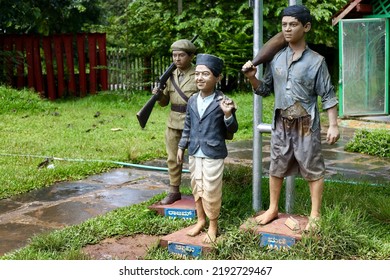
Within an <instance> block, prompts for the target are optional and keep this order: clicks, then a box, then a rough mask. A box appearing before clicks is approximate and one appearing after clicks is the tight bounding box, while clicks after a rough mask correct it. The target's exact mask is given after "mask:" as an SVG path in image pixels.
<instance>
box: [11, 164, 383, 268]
mask: <svg viewBox="0 0 390 280" xmlns="http://www.w3.org/2000/svg"><path fill="white" fill-rule="evenodd" d="M251 172H252V171H251V169H250V168H249V167H244V166H227V167H226V170H225V173H224V176H225V183H224V191H223V202H222V209H221V216H220V219H219V225H220V234H221V238H220V240H219V241H218V243H217V244H216V246H215V248H214V250H213V251H212V253H209V254H206V255H204V256H202V257H201V258H202V259H217V260H233V259H234V260H249V259H266V260H301V259H303V260H304V259H306V260H315V259H317V260H318V259H320V260H340V259H348V260H355V259H363V260H381V259H388V258H389V257H390V236H389V234H388V232H389V230H390V213H389V208H390V207H389V202H390V198H389V197H390V189H389V188H388V187H370V186H366V185H350V184H348V182H345V183H326V186H325V191H324V207H323V219H322V220H321V231H320V232H318V233H316V234H313V235H304V237H303V239H302V240H301V241H300V242H298V243H297V244H295V245H294V246H293V247H292V248H291V249H289V250H288V251H277V250H269V249H267V248H262V247H259V236H258V235H257V234H253V233H251V232H245V231H241V230H239V227H240V226H241V225H242V224H244V223H245V222H247V220H248V218H250V217H252V216H253V214H254V213H253V210H252V206H251V203H252V200H251V196H252V188H251ZM267 181H268V180H267V179H264V181H263V183H264V185H265V186H267V183H268V182H267ZM185 192H186V193H190V191H189V188H186V189H185ZM237 194H239V195H237ZM262 195H263V196H264V197H268V188H267V187H266V188H264V189H263V190H262ZM162 197H163V194H160V195H157V196H155V197H154V198H152V199H150V200H149V201H146V202H144V203H141V204H137V205H132V206H129V207H123V208H119V209H116V210H114V211H111V212H109V213H108V214H106V215H104V216H100V217H96V218H93V219H90V220H87V221H85V222H83V223H81V224H79V225H75V226H71V227H67V228H65V229H62V230H56V231H53V232H50V233H47V234H44V235H39V236H36V237H34V238H32V241H31V243H30V244H29V245H28V246H26V247H24V248H22V249H20V250H18V251H15V252H13V253H10V254H7V255H6V256H4V257H3V259H15V260H24V259H39V260H42V259H60V260H61V259H62V260H67V259H88V257H87V256H86V255H83V254H82V252H81V248H82V247H83V246H85V245H87V244H95V243H98V242H99V241H100V240H102V239H104V238H107V237H112V236H116V237H120V236H131V235H135V234H138V233H143V234H150V235H166V234H169V233H172V232H174V231H177V230H179V229H181V228H183V227H187V226H189V225H190V224H193V223H194V222H195V221H194V220H182V219H167V218H165V217H163V216H159V215H156V214H155V212H154V211H151V210H149V209H148V206H149V205H151V204H153V203H156V202H157V201H159V200H160V199H161V198H162ZM296 198H297V200H296V202H295V205H296V207H295V208H296V209H295V212H296V213H299V214H304V215H307V214H308V211H309V209H310V207H309V200H310V195H309V191H308V186H307V184H306V182H304V181H303V180H297V184H296ZM374 201H376V204H375V203H374V204H373V202H374ZM283 205H284V197H282V199H281V201H280V209H281V211H283V210H284V209H283ZM267 206H268V205H267V203H266V205H265V207H267ZM176 258H177V257H175V256H173V255H170V254H169V253H168V251H167V250H166V249H164V248H160V247H157V246H154V247H152V248H150V250H149V252H148V254H147V256H146V259H153V260H165V259H176Z"/></svg>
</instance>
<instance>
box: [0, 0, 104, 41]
mask: <svg viewBox="0 0 390 280" xmlns="http://www.w3.org/2000/svg"><path fill="white" fill-rule="evenodd" d="M101 3H102V0H93V1H92V0H30V1H28V0H1V1H0V11H1V12H0V32H1V33H14V34H23V33H29V34H42V35H49V34H55V33H68V32H81V31H82V30H83V27H84V26H85V25H86V24H92V23H93V24H98V23H99V20H100V15H101V5H102V4H101Z"/></svg>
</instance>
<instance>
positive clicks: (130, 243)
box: [82, 234, 160, 260]
mask: <svg viewBox="0 0 390 280" xmlns="http://www.w3.org/2000/svg"><path fill="white" fill-rule="evenodd" d="M159 239H160V237H159V236H154V235H145V234H138V235H134V236H127V237H121V238H115V237H113V238H107V239H104V240H102V241H101V242H99V243H98V244H94V245H87V246H86V247H84V248H83V249H82V251H83V253H85V254H87V255H88V256H89V258H91V259H92V260H142V259H144V257H145V255H146V252H147V251H148V249H149V248H153V247H156V246H157V245H158V244H159Z"/></svg>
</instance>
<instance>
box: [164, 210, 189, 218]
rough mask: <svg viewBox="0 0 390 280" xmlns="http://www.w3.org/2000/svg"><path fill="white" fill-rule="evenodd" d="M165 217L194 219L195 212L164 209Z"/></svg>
mask: <svg viewBox="0 0 390 280" xmlns="http://www.w3.org/2000/svg"><path fill="white" fill-rule="evenodd" d="M164 216H168V217H169V218H180V219H194V218H195V210H191V209H177V208H165V209H164Z"/></svg>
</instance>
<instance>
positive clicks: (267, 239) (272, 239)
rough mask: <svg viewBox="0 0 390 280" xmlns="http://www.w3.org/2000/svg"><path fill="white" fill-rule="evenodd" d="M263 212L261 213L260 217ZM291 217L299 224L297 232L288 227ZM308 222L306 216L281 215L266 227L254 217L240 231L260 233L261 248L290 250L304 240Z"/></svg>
mask: <svg viewBox="0 0 390 280" xmlns="http://www.w3.org/2000/svg"><path fill="white" fill-rule="evenodd" d="M263 212H264V211H262V212H260V213H259V215H260V214H262V213H263ZM289 217H291V218H293V219H294V220H295V221H297V222H298V224H297V229H296V230H292V229H290V228H289V227H288V226H287V225H286V221H287V219H288V218H289ZM308 221H309V220H308V218H307V217H305V216H299V215H291V214H286V213H279V215H278V218H277V219H275V220H273V221H272V222H270V223H268V224H266V225H258V224H257V223H256V221H255V218H254V217H253V218H250V219H248V220H247V221H246V222H245V223H244V224H243V225H241V226H240V229H241V230H250V231H253V232H255V233H258V234H259V235H260V246H266V247H268V248H272V249H277V250H280V249H288V248H290V247H291V246H292V245H294V244H295V243H296V242H297V241H299V240H301V239H302V233H303V230H304V229H305V227H306V225H307V223H308Z"/></svg>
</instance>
